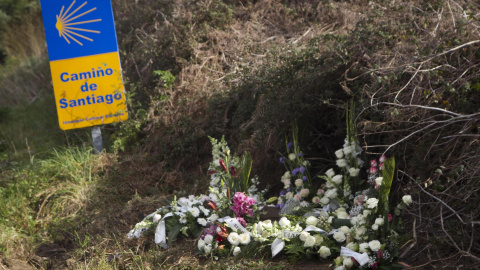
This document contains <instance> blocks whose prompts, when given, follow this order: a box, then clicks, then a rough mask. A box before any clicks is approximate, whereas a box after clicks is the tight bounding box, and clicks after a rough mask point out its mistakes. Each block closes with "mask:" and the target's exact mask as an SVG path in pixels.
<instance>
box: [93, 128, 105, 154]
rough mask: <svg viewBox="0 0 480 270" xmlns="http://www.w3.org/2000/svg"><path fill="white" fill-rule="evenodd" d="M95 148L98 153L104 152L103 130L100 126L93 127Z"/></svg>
mask: <svg viewBox="0 0 480 270" xmlns="http://www.w3.org/2000/svg"><path fill="white" fill-rule="evenodd" d="M92 140H93V149H94V153H95V154H96V155H98V154H100V153H103V141H102V131H101V130H100V127H99V126H95V127H92Z"/></svg>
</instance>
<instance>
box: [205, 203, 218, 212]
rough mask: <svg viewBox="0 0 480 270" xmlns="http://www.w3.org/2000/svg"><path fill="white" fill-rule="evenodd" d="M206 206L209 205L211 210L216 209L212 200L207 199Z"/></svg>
mask: <svg viewBox="0 0 480 270" xmlns="http://www.w3.org/2000/svg"><path fill="white" fill-rule="evenodd" d="M206 206H208V207H210V208H211V209H212V210H213V211H217V205H215V203H214V202H213V201H208V202H207V204H206Z"/></svg>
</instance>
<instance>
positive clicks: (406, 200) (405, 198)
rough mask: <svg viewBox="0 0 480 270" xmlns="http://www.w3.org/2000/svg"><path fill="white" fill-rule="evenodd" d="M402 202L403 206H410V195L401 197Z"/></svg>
mask: <svg viewBox="0 0 480 270" xmlns="http://www.w3.org/2000/svg"><path fill="white" fill-rule="evenodd" d="M402 201H403V203H404V204H406V205H410V204H411V203H412V201H413V200H412V196H410V195H405V196H403V197H402Z"/></svg>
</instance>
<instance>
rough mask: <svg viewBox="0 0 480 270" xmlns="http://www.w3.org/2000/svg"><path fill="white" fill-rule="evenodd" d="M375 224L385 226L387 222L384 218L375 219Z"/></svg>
mask: <svg viewBox="0 0 480 270" xmlns="http://www.w3.org/2000/svg"><path fill="white" fill-rule="evenodd" d="M375 224H377V225H378V226H382V225H383V224H385V220H384V219H383V218H381V217H380V218H376V219H375Z"/></svg>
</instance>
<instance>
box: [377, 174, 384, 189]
mask: <svg viewBox="0 0 480 270" xmlns="http://www.w3.org/2000/svg"><path fill="white" fill-rule="evenodd" d="M375 183H376V184H377V187H379V186H381V185H382V183H383V177H381V176H380V177H377V178H375Z"/></svg>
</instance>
